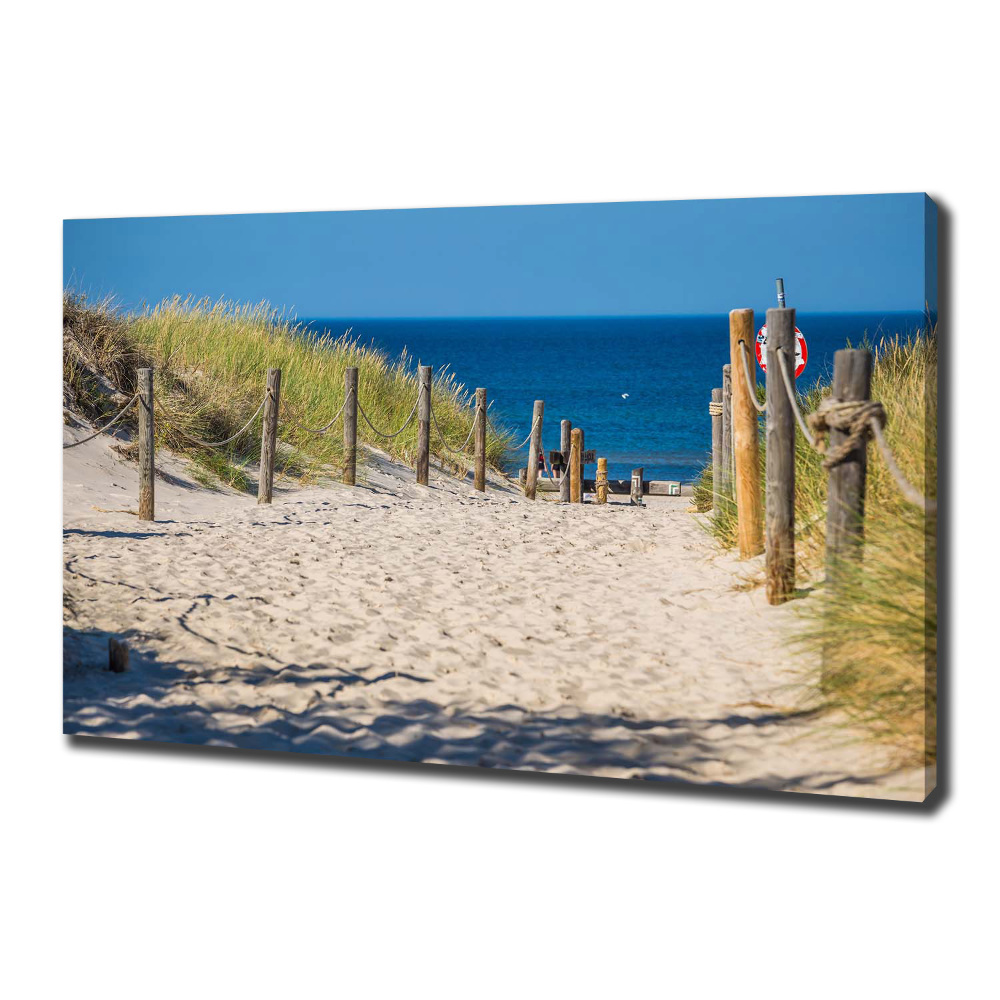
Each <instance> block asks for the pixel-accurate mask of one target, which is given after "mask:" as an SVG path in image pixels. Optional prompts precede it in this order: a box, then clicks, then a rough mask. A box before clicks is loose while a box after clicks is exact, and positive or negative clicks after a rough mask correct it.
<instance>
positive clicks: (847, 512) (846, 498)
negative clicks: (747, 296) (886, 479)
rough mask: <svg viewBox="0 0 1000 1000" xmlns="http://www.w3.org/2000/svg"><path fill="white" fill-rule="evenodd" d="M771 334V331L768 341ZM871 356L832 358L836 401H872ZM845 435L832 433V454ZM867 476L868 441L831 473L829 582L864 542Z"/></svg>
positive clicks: (845, 353)
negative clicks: (841, 562) (844, 561)
mask: <svg viewBox="0 0 1000 1000" xmlns="http://www.w3.org/2000/svg"><path fill="white" fill-rule="evenodd" d="M770 335H771V331H770V328H768V338H770ZM871 381H872V355H871V352H870V351H861V350H843V351H837V352H836V353H835V354H834V356H833V391H832V396H833V399H835V400H837V401H838V402H858V401H860V400H868V399H871ZM847 437H848V435H847V434H846V433H845V432H844V431H839V430H834V429H833V428H831V429H830V442H829V446H828V450H829V452H833V451H835V450H836V449H837V448H838V447H840V445H842V444H843V443H844V441H845V440H846V438H847ZM867 473H868V447H867V441H866V440H865V439H864V438H862V440H861V443H860V444H859V445H858V447H856V448H854V449H853V450H852V451H850V452H849V453H848V454H847V456H846V457H845V458H844V459H843V460H842V461H840V462H838V463H837V464H836V465H834V466H833V467H832V468H831V469H830V477H829V480H828V486H827V509H826V578H827V580H829V581H833V580H835V579H836V573H837V565H838V564H839V562H840V561H841V560H842V559H844V558H851V557H857V556H859V555H860V553H861V544H862V542H863V541H864V516H865V480H866V477H867Z"/></svg>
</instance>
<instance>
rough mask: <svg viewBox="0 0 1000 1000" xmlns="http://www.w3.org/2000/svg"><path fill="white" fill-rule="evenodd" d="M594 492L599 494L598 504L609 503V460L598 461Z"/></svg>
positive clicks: (601, 459)
mask: <svg viewBox="0 0 1000 1000" xmlns="http://www.w3.org/2000/svg"><path fill="white" fill-rule="evenodd" d="M594 487H595V489H594V492H595V493H596V494H597V502H598V503H607V502H608V460H607V459H606V458H599V459H598V460H597V480H596V482H595V483H594Z"/></svg>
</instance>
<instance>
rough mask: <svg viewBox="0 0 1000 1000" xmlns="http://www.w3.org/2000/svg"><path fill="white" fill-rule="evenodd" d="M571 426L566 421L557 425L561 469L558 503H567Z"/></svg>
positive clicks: (571, 444)
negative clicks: (561, 461) (561, 460)
mask: <svg viewBox="0 0 1000 1000" xmlns="http://www.w3.org/2000/svg"><path fill="white" fill-rule="evenodd" d="M572 435H573V425H572V424H571V423H570V422H569V421H568V420H563V421H561V422H560V424H559V450H560V451H561V452H562V457H563V467H562V472H561V473H560V478H559V502H560V503H569V480H570V471H569V470H570V462H569V453H570V450H571V449H572V447H573V438H572Z"/></svg>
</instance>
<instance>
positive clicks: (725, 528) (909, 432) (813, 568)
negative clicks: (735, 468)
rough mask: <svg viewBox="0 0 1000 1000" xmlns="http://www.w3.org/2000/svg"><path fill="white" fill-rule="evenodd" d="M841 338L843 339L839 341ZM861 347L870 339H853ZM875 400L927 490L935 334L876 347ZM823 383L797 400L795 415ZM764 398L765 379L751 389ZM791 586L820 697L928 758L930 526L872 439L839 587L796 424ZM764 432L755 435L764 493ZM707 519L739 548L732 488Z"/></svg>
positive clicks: (821, 474)
mask: <svg viewBox="0 0 1000 1000" xmlns="http://www.w3.org/2000/svg"><path fill="white" fill-rule="evenodd" d="M848 346H850V345H848ZM860 346H862V347H868V346H869V345H867V344H862V345H860ZM873 353H874V365H873V370H872V385H871V396H872V399H876V400H878V401H880V402H881V403H882V404H883V406H884V407H885V412H886V415H887V423H886V428H885V434H886V438H887V440H888V442H889V446H890V448H891V449H892V451H893V453H894V454H895V456H896V459H897V461H898V463H899V465H900V468H901V469H902V472H903V474H904V475H905V476H906V478H907V479H908V480H909V481H910V482H911V483H912V484H913V485H914V486H915V487H916V488H917V489H918V490H920V492H922V493H923V494H924V495H925V496H927V497H928V498H930V497H932V496H933V495H934V492H935V483H936V478H937V434H936V427H937V391H936V389H937V341H936V337H935V335H934V334H933V333H931V334H929V335H928V336H911V337H908V338H906V339H903V338H900V337H895V338H891V339H887V340H884V341H882V343H881V344H879V345H878V347H876V348H875V349H874V352H873ZM829 392H830V387H829V386H828V385H826V386H818V387H816V388H815V389H813V390H812V391H811V392H809V393H808V394H806V395H803V396H800V397H799V401H798V402H799V407H800V408H801V410H802V411H803V412H804V413H810V412H812V411H813V410H815V409H816V407H817V406H818V404H819V402H820V400H821V399H823V398H824V397H826V396H828V395H829ZM758 396H759V398H760V399H761V400H763V387H762V386H758ZM795 435H796V444H795V450H796V456H795V458H796V460H795V550H796V577H797V579H796V583H797V586H798V587H800V588H801V589H802V591H803V592H805V595H806V599H805V600H802V601H800V602H798V609H799V613H800V616H801V618H802V619H803V628H802V629H801V631H800V632H799V633H798V634H797V636H796V638H795V640H794V641H795V643H796V645H797V646H799V647H801V648H804V649H806V650H810V651H812V652H814V653H823V652H824V651H825V664H824V668H823V670H822V671H821V672H818V673H817V675H816V677H815V682H816V690H817V692H818V694H819V698H820V704H821V705H822V706H823V707H825V708H830V709H839V710H841V711H842V712H844V713H845V715H846V716H847V718H849V719H850V720H851V721H852V722H854V723H860V724H861V725H862V726H864V727H866V728H867V730H868V731H869V732H870V733H871V734H872V736H873V737H875V738H877V739H879V740H881V741H884V742H886V743H888V744H889V745H891V746H892V747H893V749H894V750H895V751H896V753H897V757H898V759H899V760H900V762H901V763H905V764H922V763H931V762H933V760H934V746H935V714H936V704H935V690H936V650H937V647H936V636H937V602H936V588H935V578H936V577H935V574H936V565H937V563H936V523H935V521H934V519H933V517H925V516H924V514H923V512H922V511H920V510H919V509H917V508H915V507H913V506H912V505H911V504H909V503H908V502H907V501H906V500H904V498H903V497H902V495H901V494H900V492H899V490H898V488H897V486H896V484H895V481H894V480H893V478H892V476H891V474H890V472H889V470H888V468H887V467H886V465H885V463H884V462H883V461H882V457H881V455H880V454H879V453H878V450H877V448H876V447H875V445H874V443H872V444H870V445H869V449H868V481H867V495H866V502H865V524H864V530H865V545H864V551H863V557H862V561H861V562H860V563H854V564H847V565H844V566H842V567H839V568H838V569H839V573H838V580H839V581H840V583H839V586H838V587H837V588H835V589H834V588H830V587H826V586H823V585H822V578H823V569H824V549H825V538H826V480H827V473H826V470H825V469H824V468H823V466H822V458H821V456H820V455H818V454H817V453H816V452H815V451H814V450H813V449H812V448H811V447H810V446H809V444H808V442H807V441H806V440H805V438H804V437H803V435H802V433H801V431H799V429H798V428H796V432H795ZM764 443H765V442H764V436H763V434H761V438H760V460H761V490H762V491H763V489H764V462H765V454H764ZM694 504H695V507H696V508H697V509H698V510H701V511H707V510H710V509H711V506H712V468H711V465H708V466H707V467H706V468H705V469H704V470H703V471H702V475H701V479H700V481H699V483H698V484H697V485H696V487H695V496H694ZM720 507H721V509H720V510H719V511H716V512H715V513H714V514H713V516H712V517H711V519H710V520H709V521H708V526H709V530H710V531H711V533H712V534H713V535H714V536H715V537H716V538H717V539H718V541H719V542H720V543H721V544H722V545H723V546H725V547H726V548H732V547H733V546H735V544H736V508H735V503H734V501H733V498H732V496H731V495H729V496H724V497H723V499H722V503H721V504H720Z"/></svg>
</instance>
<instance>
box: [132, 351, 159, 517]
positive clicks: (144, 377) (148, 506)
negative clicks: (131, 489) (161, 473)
mask: <svg viewBox="0 0 1000 1000" xmlns="http://www.w3.org/2000/svg"><path fill="white" fill-rule="evenodd" d="M136 376H137V378H138V382H139V520H140V521H152V520H154V519H155V517H156V504H155V497H154V494H155V490H154V489H153V482H154V480H155V479H156V468H155V465H154V456H153V451H154V448H155V445H154V434H153V369H152V368H140V369H139V370H138V371H137V372H136Z"/></svg>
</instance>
